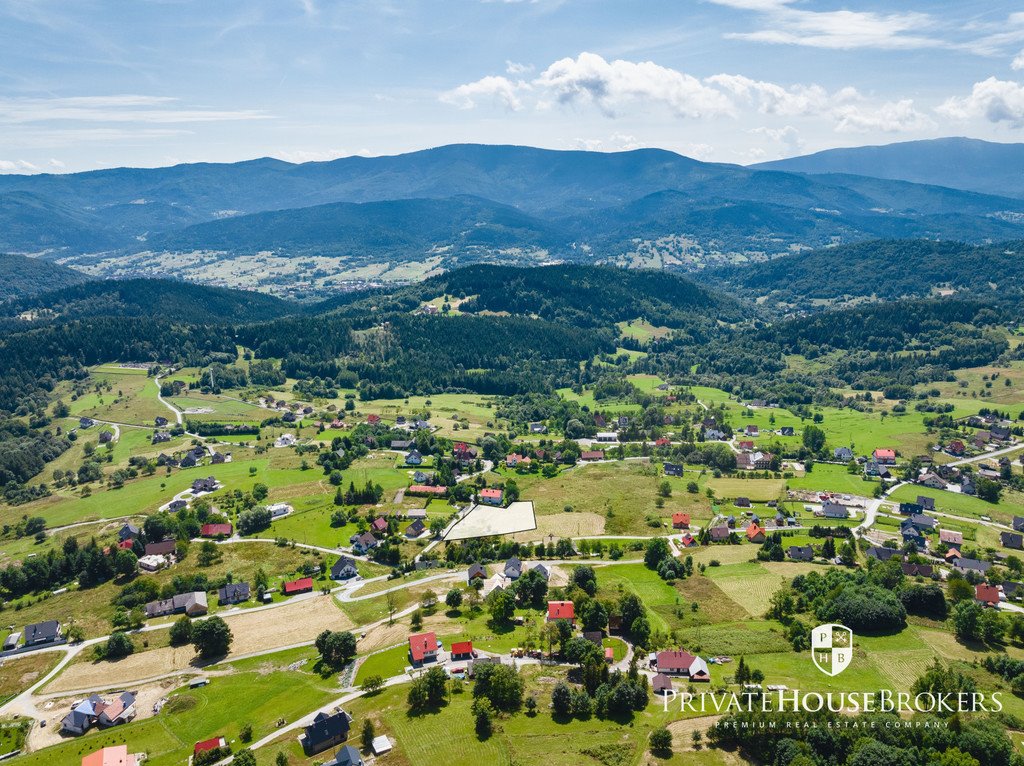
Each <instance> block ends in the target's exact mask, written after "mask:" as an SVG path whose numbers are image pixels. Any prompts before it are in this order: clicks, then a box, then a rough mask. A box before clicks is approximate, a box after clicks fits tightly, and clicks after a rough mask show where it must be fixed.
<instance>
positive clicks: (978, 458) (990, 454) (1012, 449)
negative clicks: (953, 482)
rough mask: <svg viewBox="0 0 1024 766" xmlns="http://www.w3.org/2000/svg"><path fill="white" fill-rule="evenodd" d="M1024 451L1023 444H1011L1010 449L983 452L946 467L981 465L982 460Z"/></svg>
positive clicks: (955, 461)
mask: <svg viewBox="0 0 1024 766" xmlns="http://www.w3.org/2000/svg"><path fill="white" fill-rule="evenodd" d="M1021 449H1024V445H1022V444H1011V445H1010V446H1009V447H1003V448H1002V449H997V450H993V451H992V452H983V453H982V454H980V455H975V456H974V457H965V458H962V459H960V460H954V461H953V462H951V463H946V465H966V464H967V463H979V462H981V461H982V460H988V459H989V458H998V457H1002V456H1003V455H1008V454H1009V453H1011V452H1017V451H1018V450H1021Z"/></svg>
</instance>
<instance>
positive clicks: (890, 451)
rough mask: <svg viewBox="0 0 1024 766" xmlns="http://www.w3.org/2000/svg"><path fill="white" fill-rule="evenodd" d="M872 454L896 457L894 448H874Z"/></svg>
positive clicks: (877, 456) (878, 456)
mask: <svg viewBox="0 0 1024 766" xmlns="http://www.w3.org/2000/svg"><path fill="white" fill-rule="evenodd" d="M874 455H875V457H876V458H881V457H886V458H889V457H891V458H895V457H896V450H894V449H876V450H875V452H874Z"/></svg>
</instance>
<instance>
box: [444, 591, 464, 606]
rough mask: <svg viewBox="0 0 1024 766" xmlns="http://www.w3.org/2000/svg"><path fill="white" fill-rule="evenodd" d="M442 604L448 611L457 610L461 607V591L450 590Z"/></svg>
mask: <svg viewBox="0 0 1024 766" xmlns="http://www.w3.org/2000/svg"><path fill="white" fill-rule="evenodd" d="M444 603H445V606H447V607H448V608H449V609H458V608H459V607H460V606H462V591H461V590H460V589H459V588H452V589H451V590H450V591H448V593H447V595H445V597H444Z"/></svg>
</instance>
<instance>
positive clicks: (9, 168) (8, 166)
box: [0, 160, 39, 173]
mask: <svg viewBox="0 0 1024 766" xmlns="http://www.w3.org/2000/svg"><path fill="white" fill-rule="evenodd" d="M38 172H39V168H38V167H36V166H35V165H33V164H32V163H31V162H28V161H27V160H0V173H38Z"/></svg>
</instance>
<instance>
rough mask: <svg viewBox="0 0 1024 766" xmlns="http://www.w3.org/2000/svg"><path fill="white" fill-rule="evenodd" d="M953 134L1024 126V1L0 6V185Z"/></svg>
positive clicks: (763, 150)
mask: <svg viewBox="0 0 1024 766" xmlns="http://www.w3.org/2000/svg"><path fill="white" fill-rule="evenodd" d="M946 135H968V136H973V137H977V138H985V139H989V140H995V141H1019V140H1021V137H1022V136H1024V7H1022V6H1020V5H1019V4H1013V3H1007V2H975V1H974V0H957V2H930V3H924V2H914V1H913V0H905V1H903V2H900V3H892V2H889V3H883V2H870V1H869V0H850V1H849V2H848V3H836V2H817V1H816V0H677V1H676V2H666V1H663V0H638V1H637V2H615V1H614V0H533V1H532V2H531V1H530V0H518V1H516V0H491V1H486V0H410V1H409V2H399V1H398V0H378V1H367V2H361V1H360V2H340V1H339V2H331V1H329V0H245V1H244V2H242V1H240V2H235V1H234V0H206V1H205V2H192V0H106V2H97V1H93V0H73V2H69V1H68V0H55V1H50V0H0V172H39V171H46V172H67V171H73V170H76V171H77V170H90V169H95V168H102V167H111V166H121V165H139V166H153V165H167V164H173V163H177V162H195V161H215V162H229V161H236V160H244V159H249V158H253V157H260V156H268V155H269V156H275V157H281V158H283V159H288V160H292V161H308V160H321V159H330V158H334V157H338V156H345V155H351V154H366V155H380V154H394V153H398V152H403V151H410V150H415V149H420V148H425V147H429V146H436V145H440V144H446V143H455V142H466V141H472V142H482V143H516V144H530V145H535V146H545V147H550V148H561V149H570V148H589V149H598V150H604V151H611V150H618V149H626V148H633V147H638V146H658V147H663V148H667V149H672V150H674V151H678V152H681V153H683V154H687V155H689V156H694V157H697V158H700V159H708V160H715V161H722V162H739V163H749V162H756V161H759V160H764V159H774V158H777V157H782V156H789V155H793V154H801V153H805V152H810V151H817V150H820V149H825V148H830V147H834V146H855V145H863V144H879V143H891V142H893V141H902V140H910V139H915V138H932V137H938V136H946Z"/></svg>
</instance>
